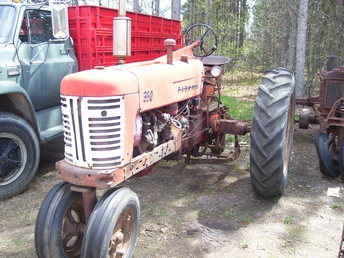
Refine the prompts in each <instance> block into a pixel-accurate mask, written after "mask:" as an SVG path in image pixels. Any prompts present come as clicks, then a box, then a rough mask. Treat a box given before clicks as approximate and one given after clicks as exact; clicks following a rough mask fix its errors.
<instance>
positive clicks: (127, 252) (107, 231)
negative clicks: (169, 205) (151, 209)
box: [81, 187, 140, 258]
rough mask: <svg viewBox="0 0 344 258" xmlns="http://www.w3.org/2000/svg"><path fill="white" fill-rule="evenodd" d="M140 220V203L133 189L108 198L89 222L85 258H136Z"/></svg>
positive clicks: (98, 205)
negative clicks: (133, 257)
mask: <svg viewBox="0 0 344 258" xmlns="http://www.w3.org/2000/svg"><path fill="white" fill-rule="evenodd" d="M139 218H140V203H139V199H138V197H137V195H136V194H135V193H134V192H133V191H131V190H130V189H129V188H126V187H123V188H120V189H117V190H116V191H114V192H112V193H110V194H105V195H104V196H103V197H102V199H101V200H100V201H99V202H98V204H97V205H96V207H95V208H94V210H93V212H92V214H91V216H90V218H89V222H88V226H87V231H86V235H85V239H84V242H83V246H82V253H81V257H82V258H107V257H123V258H130V257H132V255H133V252H134V249H135V246H136V242H137V238H138V234H139Z"/></svg>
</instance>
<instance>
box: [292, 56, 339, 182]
mask: <svg viewBox="0 0 344 258" xmlns="http://www.w3.org/2000/svg"><path fill="white" fill-rule="evenodd" d="M318 77H319V80H320V94H319V96H317V97H310V98H307V99H298V100H297V104H300V105H304V106H308V107H310V108H304V109H302V112H301V114H300V119H299V127H300V128H302V129H308V127H309V125H310V124H311V123H317V124H320V129H319V131H318V132H316V133H315V135H314V144H315V147H316V150H317V154H318V157H319V167H320V171H321V173H322V174H324V175H325V176H328V177H332V178H335V177H337V176H339V175H340V174H342V172H343V171H344V130H343V129H344V118H343V115H344V110H343V107H344V97H343V96H344V95H343V89H344V88H343V85H344V67H340V66H338V65H337V58H336V57H334V56H332V57H329V58H328V60H327V64H326V69H324V70H322V71H321V72H320V73H319V74H318Z"/></svg>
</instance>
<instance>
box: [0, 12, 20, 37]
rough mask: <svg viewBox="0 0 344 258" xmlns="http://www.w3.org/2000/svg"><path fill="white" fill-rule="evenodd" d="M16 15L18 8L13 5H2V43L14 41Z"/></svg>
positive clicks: (0, 33)
mask: <svg viewBox="0 0 344 258" xmlns="http://www.w3.org/2000/svg"><path fill="white" fill-rule="evenodd" d="M15 15H16V9H15V8H14V7H13V6H9V5H0V43H9V42H11V41H12V30H13V28H14V27H15V24H14V21H15Z"/></svg>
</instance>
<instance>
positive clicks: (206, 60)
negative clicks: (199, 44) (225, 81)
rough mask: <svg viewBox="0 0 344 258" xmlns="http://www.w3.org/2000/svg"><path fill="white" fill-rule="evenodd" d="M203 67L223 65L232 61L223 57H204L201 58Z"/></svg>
mask: <svg viewBox="0 0 344 258" xmlns="http://www.w3.org/2000/svg"><path fill="white" fill-rule="evenodd" d="M201 61H202V63H203V64H204V65H211V66H213V65H224V64H228V63H230V62H231V61H232V59H230V58H228V57H224V56H205V57H202V58H201Z"/></svg>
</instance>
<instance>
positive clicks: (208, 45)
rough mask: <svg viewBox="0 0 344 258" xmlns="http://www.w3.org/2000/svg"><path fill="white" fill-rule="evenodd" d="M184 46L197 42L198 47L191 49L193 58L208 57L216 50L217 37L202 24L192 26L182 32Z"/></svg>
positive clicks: (210, 29) (209, 28) (207, 26)
mask: <svg viewBox="0 0 344 258" xmlns="http://www.w3.org/2000/svg"><path fill="white" fill-rule="evenodd" d="M184 35H185V45H187V46H188V45H191V44H192V43H194V42H195V41H199V45H198V46H196V47H194V48H193V53H194V56H197V57H206V56H210V55H211V54H212V53H214V51H215V50H216V49H217V36H216V34H215V31H214V30H213V28H212V27H210V26H209V25H207V24H203V23H196V24H192V25H190V26H189V27H187V28H186V29H185V31H184Z"/></svg>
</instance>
